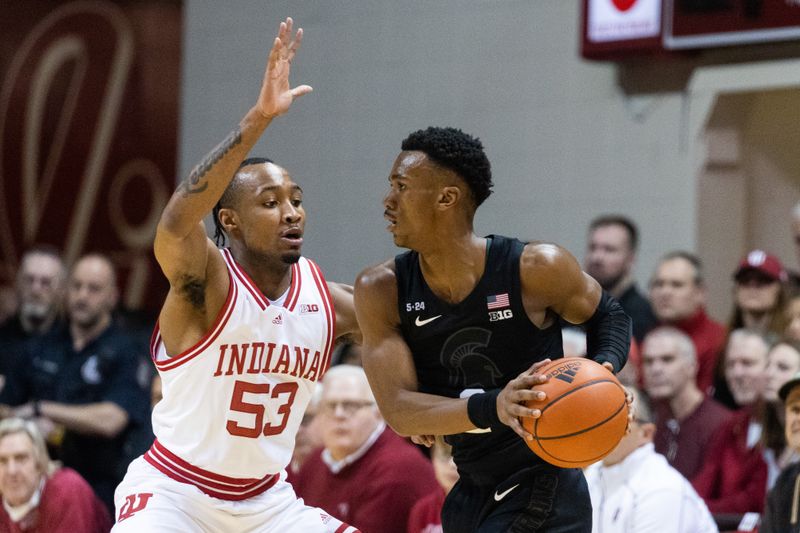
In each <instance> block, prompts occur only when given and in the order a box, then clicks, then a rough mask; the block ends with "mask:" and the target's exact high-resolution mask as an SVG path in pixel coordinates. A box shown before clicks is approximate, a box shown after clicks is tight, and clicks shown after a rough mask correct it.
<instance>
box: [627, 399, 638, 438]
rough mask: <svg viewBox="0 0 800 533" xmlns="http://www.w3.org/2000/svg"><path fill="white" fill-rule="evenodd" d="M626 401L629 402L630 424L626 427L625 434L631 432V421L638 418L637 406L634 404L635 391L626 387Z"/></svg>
mask: <svg viewBox="0 0 800 533" xmlns="http://www.w3.org/2000/svg"><path fill="white" fill-rule="evenodd" d="M625 401H626V402H627V403H628V426H627V427H626V428H625V434H626V435H627V434H628V433H630V432H631V423H632V422H633V421H634V420H636V406H635V405H633V393H632V392H631V391H629V390H628V389H627V388H625Z"/></svg>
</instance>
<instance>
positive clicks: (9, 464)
mask: <svg viewBox="0 0 800 533" xmlns="http://www.w3.org/2000/svg"><path fill="white" fill-rule="evenodd" d="M0 495H2V500H3V504H2V506H0V531H3V532H6V533H23V532H24V533H72V532H81V533H106V532H108V531H109V530H110V529H111V517H110V516H109V515H108V511H107V510H106V508H105V506H104V505H103V504H102V503H101V502H100V500H99V499H98V498H97V496H95V494H94V492H93V491H92V488H91V487H90V486H89V484H88V483H87V482H86V481H85V480H84V479H83V478H82V477H81V476H80V474H78V473H77V472H75V471H74V470H72V469H71V468H62V467H61V465H60V464H59V463H56V462H53V461H51V460H50V456H49V455H48V453H47V445H46V444H45V441H44V438H43V437H42V434H41V433H40V432H39V429H38V428H37V427H36V424H34V423H33V422H31V421H29V420H22V419H20V418H7V419H5V420H3V421H2V422H0Z"/></svg>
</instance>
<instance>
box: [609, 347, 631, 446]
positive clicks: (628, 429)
mask: <svg viewBox="0 0 800 533" xmlns="http://www.w3.org/2000/svg"><path fill="white" fill-rule="evenodd" d="M603 366H604V367H605V368H606V370H608V371H609V372H611V373H612V374H613V373H614V365H612V364H611V363H610V362H608V361H606V362H605V363H603ZM633 400H634V398H633V393H631V391H629V390H628V389H627V388H626V389H625V402H626V403H627V404H628V425H627V427H626V428H625V434H628V433H630V432H631V424H632V423H633V421H634V420H635V419H636V406H635V405H633Z"/></svg>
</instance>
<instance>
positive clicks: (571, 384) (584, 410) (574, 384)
mask: <svg viewBox="0 0 800 533" xmlns="http://www.w3.org/2000/svg"><path fill="white" fill-rule="evenodd" d="M539 373H541V374H545V375H547V376H549V377H550V379H549V381H548V382H547V383H543V384H541V385H536V386H535V387H534V390H541V391H544V392H545V393H547V398H545V399H544V400H542V401H530V402H528V404H527V405H528V407H530V408H531V409H539V410H541V412H542V416H540V417H539V418H522V426H523V427H524V428H525V429H526V430H527V431H529V432H530V433H531V434H532V435H533V440H532V441H526V442H527V444H528V446H529V447H530V449H531V450H533V452H534V453H535V454H536V455H538V456H539V457H541V458H542V459H544V460H545V461H547V462H548V463H551V464H554V465H556V466H561V467H565V468H582V467H584V466H588V465H590V464H592V463H594V462H596V461H599V460H600V459H602V458H603V457H605V456H606V455H608V454H609V453H611V451H612V450H613V449H614V448H615V447H616V446H617V444H618V443H619V441H620V439H621V438H622V437H623V436H624V435H625V428H626V427H627V424H628V404H627V402H626V401H625V389H623V388H622V385H620V383H619V381H617V378H616V377H615V376H614V375H613V374H612V373H611V372H609V371H608V370H607V369H606V368H605V367H603V366H602V365H600V364H598V363H595V362H594V361H592V360H591V359H584V358H583V357H566V358H562V359H556V360H555V361H553V362H552V363H550V364H548V365H547V366H545V367H543V368H541V369H539Z"/></svg>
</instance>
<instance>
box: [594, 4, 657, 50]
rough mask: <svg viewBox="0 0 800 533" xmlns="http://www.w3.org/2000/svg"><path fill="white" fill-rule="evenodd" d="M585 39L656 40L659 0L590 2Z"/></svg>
mask: <svg viewBox="0 0 800 533" xmlns="http://www.w3.org/2000/svg"><path fill="white" fill-rule="evenodd" d="M587 24H588V32H587V33H588V36H589V40H590V41H593V42H609V41H625V40H629V39H646V38H648V37H656V36H658V34H659V33H660V31H661V0H589V13H588V20H587Z"/></svg>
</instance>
